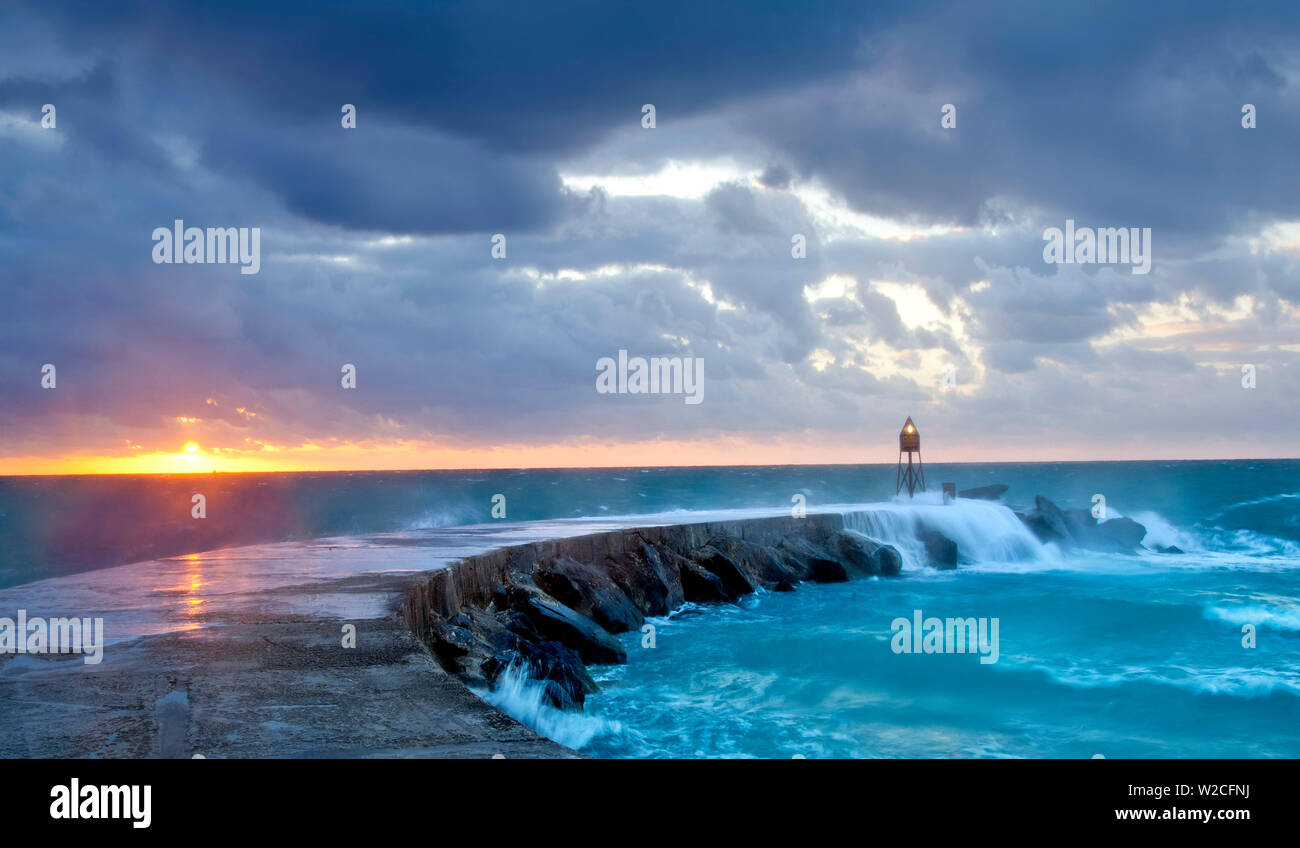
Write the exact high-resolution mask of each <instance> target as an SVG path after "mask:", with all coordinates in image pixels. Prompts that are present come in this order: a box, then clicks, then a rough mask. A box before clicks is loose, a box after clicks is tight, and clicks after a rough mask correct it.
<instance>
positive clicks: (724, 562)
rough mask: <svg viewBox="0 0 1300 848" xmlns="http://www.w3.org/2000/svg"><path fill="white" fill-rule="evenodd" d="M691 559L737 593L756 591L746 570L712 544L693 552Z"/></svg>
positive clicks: (745, 593) (743, 593)
mask: <svg viewBox="0 0 1300 848" xmlns="http://www.w3.org/2000/svg"><path fill="white" fill-rule="evenodd" d="M691 559H692V560H694V561H695V564H696V565H699V566H700V567H701V568H703V569H705V570H706V571H709V572H710V573H712V574H715V575H717V577H718V579H719V580H721V581H722V584H723V585H724V586H726V587H727V588H728V589H729V590H731V592H732V593H733V594H735V595H748V594H749V593H751V592H753V591H754V585H753V584H752V583H750V582H749V578H748V577H746V576H745V572H744V571H742V570H741V568H740V566H739V565H738V564H737V563H736V561H735V560H733V559H732V558H731V557H729V556H727V555H726V554H724V553H723V552H722V551H720V550H718V549H717V548H715V547H713V546H712V545H705V546H704V547H703V548H700V549H699V550H697V551H694V552H693V553H692V554H691Z"/></svg>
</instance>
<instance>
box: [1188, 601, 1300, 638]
mask: <svg viewBox="0 0 1300 848" xmlns="http://www.w3.org/2000/svg"><path fill="white" fill-rule="evenodd" d="M1205 615H1206V617H1207V618H1217V619H1218V620H1219V621H1226V622H1227V623H1228V624H1237V625H1241V624H1253V625H1255V626H1256V627H1267V628H1275V629H1278V630H1290V631H1293V632H1294V631H1300V606H1290V607H1283V608H1280V609H1279V608H1275V607H1266V606H1261V605H1259V604H1241V605H1239V606H1211V607H1207V608H1206V610H1205Z"/></svg>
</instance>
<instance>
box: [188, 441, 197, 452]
mask: <svg viewBox="0 0 1300 848" xmlns="http://www.w3.org/2000/svg"><path fill="white" fill-rule="evenodd" d="M185 452H186V453H198V452H199V446H198V445H196V444H195V443H194V442H186V443H185Z"/></svg>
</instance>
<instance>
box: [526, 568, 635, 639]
mask: <svg viewBox="0 0 1300 848" xmlns="http://www.w3.org/2000/svg"><path fill="white" fill-rule="evenodd" d="M533 580H534V581H535V582H536V583H537V585H538V586H539V587H540V588H541V589H542V590H543V591H545V592H546V593H547V594H548V595H550V596H551V597H553V598H555V599H556V600H557V601H559V602H560V603H562V604H564V605H565V606H567V607H569V608H571V609H574V610H576V611H577V612H579V613H581V614H582V615H585V616H587V617H588V618H590V619H592V620H593V621H595V622H596V623H597V624H599V625H600V626H601V627H603V628H605V629H606V630H608V631H609V632H610V633H625V632H627V631H629V630H634V629H636V628H638V627H640V626H641V624H642V622H644V621H645V617H644V616H643V615H641V611H640V610H639V609H637V608H636V605H635V604H633V603H632V601H631V599H630V598H628V596H627V595H626V594H625V593H624V592H623V590H622V589H621V588H620V587H619V585H618V584H617V583H616V582H614V579H613V578H612V577H611V576H610V575H609V573H608V572H607V571H606V570H605V569H603V568H600V567H598V566H594V565H587V564H585V563H581V562H578V561H577V560H576V559H573V558H571V557H567V556H561V557H556V558H555V559H553V560H550V561H547V562H542V563H540V564H539V565H537V567H536V570H535V571H534V572H533Z"/></svg>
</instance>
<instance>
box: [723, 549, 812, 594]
mask: <svg viewBox="0 0 1300 848" xmlns="http://www.w3.org/2000/svg"><path fill="white" fill-rule="evenodd" d="M711 544H712V545H713V546H714V547H716V548H717V549H719V550H720V551H722V552H723V553H725V554H726V555H727V556H728V557H730V558H731V559H732V560H733V561H734V562H735V563H736V564H737V565H738V566H739V567H740V569H741V570H742V571H743V572H744V573H745V576H746V578H748V580H749V582H750V583H751V584H752V585H754V586H766V587H769V588H771V587H774V586H776V584H778V583H781V582H786V583H794V582H795V581H797V580H798V579H799V576H798V575H797V574H795V572H794V571H793V570H792V569H790V568H789V567H788V566H787V565H786V564H785V562H784V561H783V560H782V559H781V557H780V556H778V555H777V553H776V551H774V550H772V549H771V548H769V547H767V546H765V545H756V544H754V543H753V542H747V541H745V540H743V539H726V540H723V541H719V540H715V541H713V542H711Z"/></svg>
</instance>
